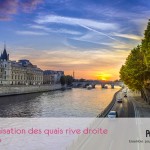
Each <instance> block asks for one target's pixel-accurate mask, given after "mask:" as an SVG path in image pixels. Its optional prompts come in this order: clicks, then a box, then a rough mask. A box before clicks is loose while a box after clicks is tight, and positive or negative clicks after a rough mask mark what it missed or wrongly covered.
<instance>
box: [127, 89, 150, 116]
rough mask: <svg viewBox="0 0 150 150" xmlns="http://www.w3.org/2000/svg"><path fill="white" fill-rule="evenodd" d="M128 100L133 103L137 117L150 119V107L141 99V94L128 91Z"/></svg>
mask: <svg viewBox="0 0 150 150" xmlns="http://www.w3.org/2000/svg"><path fill="white" fill-rule="evenodd" d="M128 99H129V100H130V101H132V103H133V106H134V112H135V117H148V118H149V117H150V105H149V104H148V103H146V102H145V101H144V100H143V99H142V98H141V94H140V93H137V92H132V91H128Z"/></svg>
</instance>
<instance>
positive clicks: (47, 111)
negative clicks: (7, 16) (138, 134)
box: [0, 86, 119, 118]
mask: <svg viewBox="0 0 150 150" xmlns="http://www.w3.org/2000/svg"><path fill="white" fill-rule="evenodd" d="M118 90H119V87H115V88H114V89H111V88H110V87H109V88H108V89H101V87H100V86H96V88H95V89H92V90H87V89H82V88H76V89H72V90H66V91H51V92H45V93H34V94H26V95H17V96H8V97H0V117H34V118H38V117H42V118H44V117H96V116H97V115H98V114H99V113H100V112H102V110H104V108H105V107H106V106H107V105H108V104H109V103H110V101H111V100H112V97H113V95H114V93H115V92H116V91H118Z"/></svg>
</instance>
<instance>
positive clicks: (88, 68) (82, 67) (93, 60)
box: [10, 47, 129, 80]
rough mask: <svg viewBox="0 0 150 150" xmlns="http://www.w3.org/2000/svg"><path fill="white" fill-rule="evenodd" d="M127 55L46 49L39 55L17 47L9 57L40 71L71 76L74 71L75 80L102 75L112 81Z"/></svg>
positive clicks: (34, 51)
mask: <svg viewBox="0 0 150 150" xmlns="http://www.w3.org/2000/svg"><path fill="white" fill-rule="evenodd" d="M128 53H129V52H126V51H116V52H107V50H105V51H99V50H97V51H89V52H88V53H87V52H86V51H77V50H72V51H68V50H57V51H56V50H48V49H47V50H43V51H42V53H41V51H38V50H35V49H33V48H23V47H18V48H16V49H15V53H12V54H10V56H11V59H13V60H18V59H24V58H26V59H29V60H31V62H32V63H33V64H37V65H38V66H39V67H40V68H42V69H53V70H65V73H66V74H72V70H75V71H76V77H77V78H80V77H81V76H82V77H84V78H87V79H90V78H91V79H97V76H99V75H100V74H101V73H102V74H105V75H108V74H110V79H112V80H113V79H117V78H119V73H118V69H119V68H120V67H121V64H123V62H124V60H125V59H126V56H127V55H128ZM56 56H57V57H56ZM85 58H86V59H85ZM106 58H107V59H106ZM104 64H105V65H104ZM84 72H86V75H85V74H84Z"/></svg>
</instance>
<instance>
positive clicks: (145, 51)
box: [120, 19, 150, 91]
mask: <svg viewBox="0 0 150 150" xmlns="http://www.w3.org/2000/svg"><path fill="white" fill-rule="evenodd" d="M120 79H121V80H122V81H123V82H124V83H125V84H126V85H127V86H128V87H129V88H130V89H132V90H138V91H141V90H142V89H143V88H150V19H149V21H148V25H147V28H146V30H145V32H144V38H143V39H142V41H141V43H140V44H139V45H138V46H137V47H135V48H133V49H132V50H131V52H130V54H129V55H128V57H127V59H126V61H125V64H124V65H122V67H121V69H120Z"/></svg>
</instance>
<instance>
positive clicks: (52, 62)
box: [0, 0, 150, 80]
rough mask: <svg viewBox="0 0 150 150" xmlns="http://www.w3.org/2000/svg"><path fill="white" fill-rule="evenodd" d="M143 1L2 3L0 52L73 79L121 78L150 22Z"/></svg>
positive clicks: (148, 4) (149, 9) (148, 7)
mask: <svg viewBox="0 0 150 150" xmlns="http://www.w3.org/2000/svg"><path fill="white" fill-rule="evenodd" d="M149 16H150V1H149V2H148V1H145V0H0V50H1V51H3V48H4V42H6V45H7V51H8V53H9V54H10V59H11V60H19V59H29V60H30V61H31V62H32V63H33V64H36V65H38V67H40V68H41V69H43V70H63V71H65V74H68V75H72V73H73V71H74V72H75V78H85V79H93V80H97V79H100V80H116V79H119V70H120V67H121V66H122V64H123V63H124V62H125V60H126V57H127V56H128V54H129V53H130V50H131V49H133V48H134V47H135V46H137V45H138V44H139V43H140V42H141V39H142V38H143V33H144V30H145V28H146V25H147V22H148V19H149V18H150V17H149Z"/></svg>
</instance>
